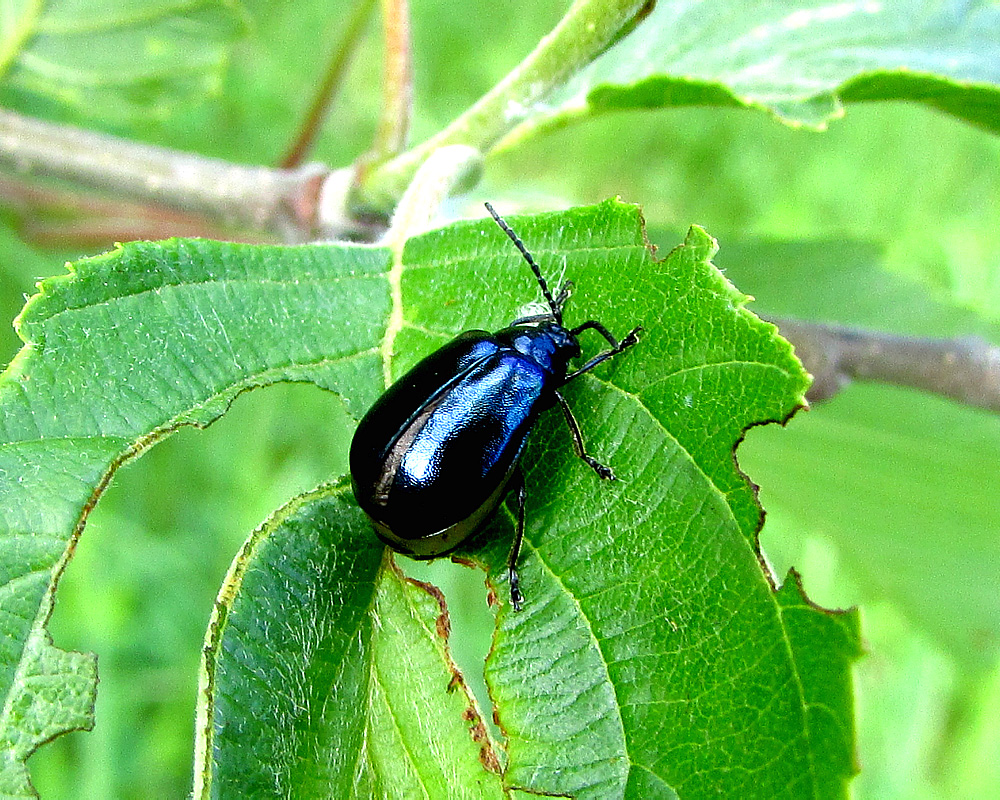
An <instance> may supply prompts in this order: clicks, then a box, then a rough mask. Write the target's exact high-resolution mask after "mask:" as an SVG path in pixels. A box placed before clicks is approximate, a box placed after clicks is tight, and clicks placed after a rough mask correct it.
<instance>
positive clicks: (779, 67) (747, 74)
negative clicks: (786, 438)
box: [512, 0, 1000, 138]
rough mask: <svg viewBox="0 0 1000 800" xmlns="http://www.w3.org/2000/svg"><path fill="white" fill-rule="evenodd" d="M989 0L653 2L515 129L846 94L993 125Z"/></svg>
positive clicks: (818, 103)
mask: <svg viewBox="0 0 1000 800" xmlns="http://www.w3.org/2000/svg"><path fill="white" fill-rule="evenodd" d="M998 85H1000V10H998V9H997V8H996V6H995V4H993V3H971V4H970V3H959V2H954V1H953V0H952V1H950V2H930V1H929V0H897V1H896V2H887V3H875V2H847V3H827V2H822V0H800V1H799V2H796V3H787V2H776V1H774V0H772V1H770V2H767V1H765V2H756V3H750V4H748V3H737V2H731V1H729V2H715V3H697V2H690V1H688V2H673V3H657V4H656V6H655V8H654V9H653V10H652V12H651V13H650V14H649V16H648V17H647V18H646V19H645V20H644V21H643V22H642V23H640V24H639V25H638V27H637V28H636V29H635V31H634V32H633V33H632V34H630V35H629V36H627V37H626V38H625V39H623V40H622V41H621V42H619V43H618V44H617V45H616V46H615V47H613V48H612V49H610V50H609V51H608V52H606V53H605V54H603V55H602V56H601V57H600V58H598V59H596V60H595V61H594V62H593V63H592V64H591V65H590V67H588V68H587V69H585V70H583V71H582V72H581V73H580V74H579V75H578V76H577V77H576V78H575V79H574V80H572V81H570V83H569V85H568V86H567V87H566V89H565V90H564V91H561V92H560V93H559V95H558V96H557V97H555V98H553V99H552V100H551V102H550V103H549V104H548V107H547V108H546V109H542V110H540V117H539V118H537V119H536V120H533V121H531V122H529V123H527V124H526V125H525V126H524V128H523V129H522V130H521V132H520V134H518V133H517V132H515V134H512V136H513V137H514V138H517V137H518V136H519V135H526V134H529V133H530V132H531V131H532V130H533V129H534V128H537V127H539V126H546V125H557V124H560V123H561V122H564V121H567V120H569V119H572V118H577V117H580V116H586V115H590V114H597V113H602V112H607V111H616V110H624V109H634V108H664V107H674V106H685V105H717V106H744V107H757V108H764V109H767V110H768V111H770V112H771V113H773V114H775V115H776V116H777V117H779V118H781V119H782V120H784V121H785V122H787V123H789V124H792V125H804V126H808V127H813V128H823V127H825V126H826V124H827V123H828V122H829V121H830V120H832V119H835V118H837V117H840V116H842V115H843V113H844V112H843V106H842V104H843V103H845V102H862V101H870V100H910V101H913V102H918V103H923V104H926V105H928V106H930V107H932V108H936V109H939V110H942V111H946V112H948V113H952V114H955V115H956V116H958V117H959V118H961V119H964V120H967V121H969V122H973V123H976V124H979V125H982V126H984V127H986V128H987V129H989V130H991V131H994V132H1000V91H998Z"/></svg>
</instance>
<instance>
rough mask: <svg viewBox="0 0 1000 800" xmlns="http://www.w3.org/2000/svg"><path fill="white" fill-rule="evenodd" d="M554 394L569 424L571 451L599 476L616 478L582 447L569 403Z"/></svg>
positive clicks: (611, 479) (581, 435)
mask: <svg viewBox="0 0 1000 800" xmlns="http://www.w3.org/2000/svg"><path fill="white" fill-rule="evenodd" d="M555 394H556V400H558V401H559V407H560V408H561V409H562V412H563V416H564V417H565V418H566V424H567V425H569V432H570V433H571V434H572V436H573V452H574V453H576V455H577V457H578V458H580V459H582V460H583V461H585V462H586V463H587V465H588V466H589V467H590V468H591V469H593V470H594V472H596V473H597V474H598V476H599V477H601V478H604V480H606V481H613V480H616V478H615V473H614V472H612V471H611V467H608V466H605V465H604V464H602V463H601V462H600V461H598V460H597V459H596V458H591V457H590V456H588V455H587V452H586V451H585V450H584V449H583V434H582V433H580V425H579V423H578V422H577V421H576V417H574V416H573V411H572V409H571V408H570V407H569V403H567V402H566V398H565V397H563V396H562V395H561V394H560V393H559V392H556V393H555Z"/></svg>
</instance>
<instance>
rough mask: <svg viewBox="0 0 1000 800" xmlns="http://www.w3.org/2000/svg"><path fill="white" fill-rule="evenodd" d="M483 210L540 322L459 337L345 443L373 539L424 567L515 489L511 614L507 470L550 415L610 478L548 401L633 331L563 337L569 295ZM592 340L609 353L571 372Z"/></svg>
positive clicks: (517, 483)
mask: <svg viewBox="0 0 1000 800" xmlns="http://www.w3.org/2000/svg"><path fill="white" fill-rule="evenodd" d="M486 208H487V209H488V210H489V212H490V214H492V215H493V218H494V219H495V220H496V221H497V224H498V225H499V226H500V227H501V229H503V231H504V233H506V234H507V236H508V237H510V240H511V241H512V242H513V243H514V244H515V245H516V246H517V248H518V250H520V251H521V254H522V255H523V256H524V258H525V260H526V261H527V262H528V265H529V266H530V267H531V269H532V272H534V274H535V278H536V279H537V281H538V285H539V286H540V287H541V290H542V294H543V295H544V296H545V300H546V302H547V304H548V307H549V312H547V313H544V314H538V315H534V316H529V317H522V318H521V319H517V320H515V321H514V322H513V323H511V325H510V327H508V328H504V329H503V330H501V331H498V332H497V333H488V332H486V331H466V332H465V333H463V334H460V335H459V336H458V337H456V338H455V339H453V340H452V341H451V342H449V343H448V344H446V345H444V346H443V347H442V348H441V349H439V350H437V351H435V352H434V353H431V355H429V356H427V358H425V359H424V360H423V361H421V362H420V363H418V364H417V365H416V366H415V367H413V369H411V370H410V371H409V372H408V373H406V375H404V376H403V377H402V378H400V379H399V380H398V381H396V382H395V383H394V384H393V385H392V386H391V387H389V389H388V390H387V391H386V393H385V394H384V395H382V396H381V397H380V398H379V399H378V400H377V401H376V402H375V405H373V406H372V407H371V409H370V410H369V411H368V413H367V414H365V416H364V417H363V418H362V420H361V422H360V423H359V425H358V429H357V431H356V432H355V434H354V439H353V441H352V442H351V454H350V463H351V482H352V484H353V488H354V496H355V497H356V498H357V500H358V505H359V506H361V508H362V510H363V511H364V512H365V513H366V514H367V515H368V516H369V517H370V518H371V520H372V524H373V525H374V527H375V532H376V533H377V534H378V536H379V538H380V539H382V541H384V542H385V543H386V544H387V545H389V546H390V547H391V548H393V549H394V550H397V551H399V552H401V553H406V554H407V555H411V556H414V557H415V558H434V557H435V556H440V555H443V554H445V553H447V552H448V551H450V550H452V549H454V548H455V547H456V546H458V544H459V543H461V542H462V541H463V540H464V539H465V538H466V537H468V536H469V535H471V534H472V533H473V532H475V531H476V530H477V529H478V528H479V527H480V526H481V525H482V524H483V522H485V521H486V519H487V517H489V515H490V514H491V513H492V512H493V511H494V510H495V509H496V507H497V506H498V505H499V504H500V502H501V501H502V500H503V498H504V496H505V495H506V494H507V492H508V491H510V490H512V489H516V490H517V497H518V516H517V532H516V534H515V537H514V544H513V547H512V548H511V552H510V559H509V561H508V575H509V579H510V599H511V604H512V605H513V606H514V609H515V610H520V608H521V605H522V602H523V598H522V596H521V591H520V588H519V584H518V575H517V568H516V567H517V556H518V552H519V551H520V547H521V539H522V537H523V535H524V503H525V490H524V479H523V477H522V476H521V471H520V469H519V468H518V461H519V460H520V458H521V454H522V452H523V451H524V446H525V443H526V442H527V440H528V433H529V432H530V431H531V428H532V426H533V425H534V424H535V421H536V420H537V419H538V416H539V414H541V412H542V411H544V410H545V409H547V408H550V407H551V406H553V405H555V404H557V403H558V404H559V406H560V408H562V410H563V414H564V415H565V417H566V422H567V424H568V425H569V430H570V433H571V434H572V437H573V449H574V450H575V452H576V454H577V455H578V456H579V457H580V458H582V459H583V460H584V461H586V462H587V464H589V465H590V466H591V467H592V468H593V469H594V471H595V472H596V473H597V474H598V475H599V476H600V477H601V478H605V479H608V480H614V477H615V476H614V473H612V471H611V469H610V468H608V467H606V466H604V465H603V464H601V463H599V462H597V461H595V460H594V459H593V458H591V457H590V456H588V455H587V454H586V453H585V452H584V448H583V437H582V436H581V435H580V427H579V425H577V422H576V420H575V419H574V417H573V413H572V411H570V408H569V405H567V403H566V400H565V399H564V398H563V396H562V395H561V394H560V393H559V389H560V388H561V387H562V386H565V385H566V384H567V383H569V382H570V381H571V380H573V379H574V378H576V377H578V376H579V375H582V374H584V373H585V372H589V371H590V370H592V369H593V368H594V367H596V366H597V365H598V364H600V363H601V362H603V361H605V360H607V359H609V358H611V357H612V356H614V355H617V354H618V353H620V352H622V351H623V350H624V349H625V348H627V347H631V346H632V345H634V344H635V343H636V342H637V341H638V334H639V332H640V331H641V330H642V329H641V328H634V329H633V330H632V331H630V332H629V334H628V335H627V336H626V337H625V338H624V339H622V340H621V341H620V342H619V341H617V340H616V339H615V337H614V336H612V335H611V334H610V333H609V332H608V330H607V329H606V328H605V327H604V326H603V325H601V324H600V323H599V322H595V321H593V320H589V321H587V322H584V323H583V324H582V325H578V326H577V327H575V328H572V329H570V328H565V327H563V322H562V311H563V306H564V305H565V304H566V301H567V299H569V295H570V292H571V290H572V284H571V283H570V282H569V281H567V282H565V283H564V284H563V285H562V287H561V288H560V289H559V293H558V295H557V296H556V297H555V298H553V297H552V294H551V292H549V288H548V285H547V284H546V283H545V279H544V278H543V277H542V274H541V271H540V270H539V268H538V265H537V264H536V263H535V260H534V259H533V258H532V257H531V254H530V253H529V252H528V251H527V249H526V248H525V246H524V244H523V243H522V242H521V240H520V239H519V238H518V236H517V234H515V233H514V231H512V230H511V229H510V227H509V226H508V225H507V223H506V222H504V221H503V220H502V219H501V218H500V216H499V215H498V214H497V213H496V212H495V211H494V210H493V207H492V206H491V205H490V204H489V203H487V204H486ZM585 330H595V331H597V332H598V333H599V334H600V335H601V336H603V337H604V338H605V339H606V340H607V342H608V344H610V345H611V349H610V350H607V351H605V352H603V353H600V354H599V355H596V356H594V357H593V358H592V359H590V360H589V361H588V362H587V363H586V364H584V365H583V366H582V367H580V368H579V369H577V370H574V371H573V372H570V371H569V363H570V361H571V360H572V359H574V358H577V357H579V356H580V343H579V341H578V340H577V336H579V334H580V333H582V332H583V331H585Z"/></svg>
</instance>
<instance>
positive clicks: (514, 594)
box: [507, 468, 527, 611]
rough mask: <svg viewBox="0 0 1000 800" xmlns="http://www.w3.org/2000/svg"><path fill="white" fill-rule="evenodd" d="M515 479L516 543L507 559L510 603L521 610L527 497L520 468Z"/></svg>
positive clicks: (515, 608) (516, 609)
mask: <svg viewBox="0 0 1000 800" xmlns="http://www.w3.org/2000/svg"><path fill="white" fill-rule="evenodd" d="M514 480H515V481H517V487H516V488H517V530H516V532H515V533H514V544H513V545H512V546H511V548H510V557H509V558H508V559H507V580H508V583H510V604H511V605H512V606H513V607H514V610H515V611H520V610H521V606H522V605H523V603H524V596H523V595H522V594H521V580H520V578H519V577H518V574H517V557H518V556H519V555H520V553H521V540H522V539H523V538H524V504H525V500H526V499H527V494H526V493H525V490H524V475H523V474H522V473H521V470H520V468H518V469H517V471H516V472H515V474H514Z"/></svg>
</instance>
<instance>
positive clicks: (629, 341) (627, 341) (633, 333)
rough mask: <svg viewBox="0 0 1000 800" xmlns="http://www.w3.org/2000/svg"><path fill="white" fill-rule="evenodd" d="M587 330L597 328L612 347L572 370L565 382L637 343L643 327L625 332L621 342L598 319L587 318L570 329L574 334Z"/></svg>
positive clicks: (577, 334)
mask: <svg viewBox="0 0 1000 800" xmlns="http://www.w3.org/2000/svg"><path fill="white" fill-rule="evenodd" d="M586 330H595V331H597V332H598V333H599V334H601V336H603V337H604V338H605V339H606V340H607V342H608V344H610V345H611V349H610V350H605V351H604V352H603V353H598V354H597V355H596V356H594V357H593V358H592V359H590V361H588V362H587V363H586V364H584V365H583V366H582V367H580V369H578V370H575V371H573V372H571V373H570V374H569V375H567V376H566V379H565V380H564V381H563V384H567V383H569V382H570V381H571V380H573V378H576V377H579V376H580V375H583V373H585V372H590V370H592V369H593V368H594V367H596V366H597V365H598V364H601V363H603V362H605V361H607V360H608V359H609V358H611V357H612V356H616V355H618V354H619V353H620V352H622V351H623V350H625V349H626V348H629V347H631V346H632V345H634V344H636V343H637V342H638V341H639V334H640V333H642V327H641V326H638V325H637V326H636V327H634V328H632V330H630V331H629V332H628V333H627V334H625V338H624V339H622V340H621V341H620V342H619V341H618V340H617V339H615V337H614V336H612V335H611V331H609V330H608V329H607V328H605V327H604V326H603V325H602V324H601V323H600V322H597V321H596V320H592V319H591V320H587V321H586V322H584V323H583V324H582V325H577V326H576V327H575V328H573V330H571V331H570V333H572V334H573V335H574V336H579V335H580V334H581V333H582V332H583V331H586Z"/></svg>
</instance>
